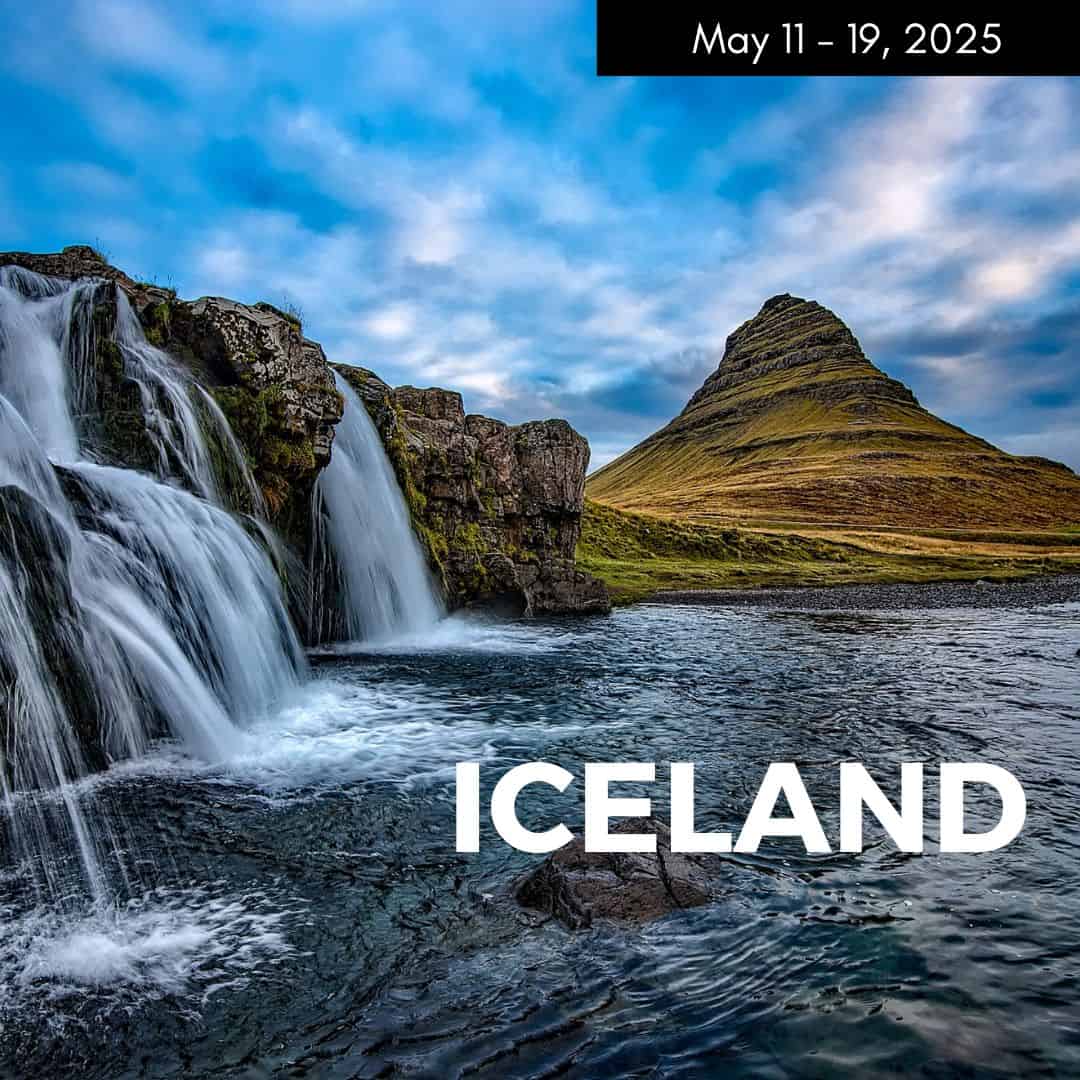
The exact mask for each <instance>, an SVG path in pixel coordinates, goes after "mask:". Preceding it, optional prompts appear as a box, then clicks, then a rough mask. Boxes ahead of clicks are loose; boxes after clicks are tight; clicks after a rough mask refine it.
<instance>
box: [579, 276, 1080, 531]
mask: <svg viewBox="0 0 1080 1080" xmlns="http://www.w3.org/2000/svg"><path fill="white" fill-rule="evenodd" d="M588 494H589V496H590V497H591V498H593V499H596V500H597V501H598V502H602V503H607V504H609V505H612V506H617V507H620V508H623V509H628V510H638V511H643V512H649V513H655V514H662V515H675V516H680V517H693V518H697V519H713V520H732V521H740V520H741V521H748V522H750V521H760V522H769V521H784V522H795V521H802V522H813V523H832V522H837V523H845V524H853V525H901V526H907V527H922V528H928V527H952V528H956V527H960V528H963V527H1003V528H1005V527H1013V526H1021V527H1051V526H1060V525H1068V524H1076V523H1080V477H1078V476H1077V475H1076V474H1075V473H1074V472H1073V471H1072V470H1071V469H1069V468H1067V467H1066V466H1064V465H1061V464H1059V463H1057V462H1052V461H1048V460H1046V459H1044V458H1035V457H1018V456H1015V455H1012V454H1007V453H1005V452H1004V451H1002V450H999V449H998V448H997V447H995V446H992V445H991V444H990V443H988V442H986V441H984V440H983V439H979V438H976V437H975V436H973V435H970V434H968V433H967V432H966V431H963V430H962V429H960V428H958V427H956V426H955V425H953V424H950V423H947V422H946V421H944V420H942V419H940V418H939V417H937V416H934V415H933V413H930V412H928V411H927V410H926V409H924V408H923V407H922V406H921V405H920V404H919V403H918V401H917V400H916V398H915V395H914V394H913V393H912V392H911V391H910V390H909V389H908V388H907V387H906V386H904V384H903V383H900V382H897V381H896V380H895V379H890V378H889V377H888V376H887V375H885V373H884V372H882V371H880V370H879V369H878V368H876V367H875V366H874V365H873V364H872V363H871V362H870V360H869V359H867V357H866V355H865V354H864V353H863V351H862V348H861V347H860V345H859V342H858V341H857V340H856V338H855V335H854V334H852V332H851V331H850V330H849V329H848V328H847V327H846V326H845V325H844V323H843V322H841V321H840V319H839V318H837V316H836V315H834V314H833V313H832V312H831V311H829V310H828V309H827V308H825V307H822V306H821V305H820V304H818V303H815V302H814V301H811V300H802V299H799V298H798V297H794V296H789V295H787V294H784V295H782V296H774V297H773V298H772V299H771V300H767V301H766V302H765V304H764V305H763V306H762V308H761V310H760V311H759V312H758V314H757V315H755V316H754V318H752V319H750V320H749V321H748V322H745V323H743V325H742V326H740V327H739V328H738V329H737V330H736V331H734V333H732V334H731V336H730V337H729V338H728V339H727V345H726V348H725V350H724V356H723V359H722V360H721V362H720V366H719V367H718V368H717V369H716V371H715V372H713V374H712V375H710V376H709V377H708V378H707V379H706V380H705V382H704V384H703V385H702V387H701V389H699V390H698V391H697V393H696V394H694V396H693V397H692V398H691V399H690V401H689V403H688V404H687V406H686V408H685V409H683V411H682V412H681V413H680V414H679V415H678V416H677V417H675V419H674V420H672V421H671V423H669V424H668V425H667V426H666V427H664V428H662V429H661V430H660V431H658V432H656V433H655V434H654V435H651V436H650V437H649V438H647V439H646V440H645V441H644V442H642V443H639V444H638V445H637V446H636V447H634V448H633V449H632V450H630V451H628V452H627V453H625V454H623V456H622V457H620V458H618V459H616V460H615V461H613V462H611V463H610V464H609V465H607V466H605V467H604V468H602V469H600V470H599V471H598V472H596V473H595V474H594V475H593V476H592V477H591V478H590V480H589V485H588Z"/></svg>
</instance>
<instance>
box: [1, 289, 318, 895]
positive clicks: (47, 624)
mask: <svg viewBox="0 0 1080 1080" xmlns="http://www.w3.org/2000/svg"><path fill="white" fill-rule="evenodd" d="M108 289H113V290H114V291H115V296H116V304H117V320H116V329H115V336H114V341H115V344H116V346H117V347H118V348H119V350H120V352H121V354H122V356H123V360H124V376H125V378H127V379H128V380H130V381H131V382H134V383H135V384H136V385H137V386H138V388H139V394H140V399H141V402H142V407H143V413H144V419H145V424H146V429H147V432H148V434H149V436H150V439H151V441H152V443H153V445H154V446H155V447H156V449H157V451H158V461H157V472H158V476H157V477H156V478H155V477H150V476H147V475H144V474H141V473H138V472H135V471H133V470H130V469H118V468H111V467H106V466H103V465H100V464H97V463H95V462H94V461H92V460H90V459H89V456H88V455H89V454H90V453H91V451H90V450H89V449H86V448H84V447H82V446H81V445H80V438H79V424H78V423H77V422H76V420H77V417H78V415H79V413H78V410H79V409H80V408H88V407H89V403H92V402H94V401H95V393H96V390H95V387H94V381H93V380H94V357H95V356H96V355H97V345H98V344H99V342H97V341H96V339H95V333H96V326H95V323H94V320H93V318H92V314H93V307H94V305H95V304H97V303H99V302H100V301H101V300H102V298H103V296H104V290H108ZM0 391H2V392H3V393H2V394H0V685H2V686H3V689H4V692H5V693H4V698H3V701H2V705H0V707H2V711H0V735H2V737H3V738H2V741H0V791H2V794H3V797H4V803H5V806H6V808H7V814H6V821H5V822H3V825H4V827H5V828H6V831H7V832H8V833H9V834H10V837H11V848H12V850H13V851H14V852H15V854H16V857H17V858H18V859H20V860H21V861H22V863H23V864H24V866H25V867H26V868H27V869H28V872H29V874H30V876H31V877H32V879H33V883H34V887H35V888H36V889H37V890H38V891H39V892H41V893H44V894H46V895H49V896H50V897H52V898H53V899H54V900H59V899H60V898H62V897H67V896H69V895H71V894H73V893H74V892H76V890H75V889H74V881H73V880H71V879H72V875H71V874H69V873H68V872H67V865H68V863H69V862H70V861H71V859H70V857H69V856H70V854H71V852H76V853H77V858H76V859H75V862H76V863H77V864H78V867H79V870H80V874H79V878H80V880H81V883H82V885H83V886H84V887H85V888H87V889H88V890H89V892H90V894H91V895H92V896H93V897H94V898H95V899H100V898H101V897H102V896H103V895H104V894H105V892H106V891H107V888H108V885H107V880H106V879H107V876H108V875H107V873H106V870H105V869H104V859H105V855H106V854H108V853H112V852H114V851H115V849H116V848H117V846H118V845H117V844H116V841H115V837H114V836H113V831H112V827H111V825H110V824H109V823H108V822H107V821H102V820H100V818H98V817H96V816H94V815H92V814H91V813H89V812H88V811H86V810H84V808H83V807H82V806H81V800H80V796H79V794H78V793H77V791H76V789H75V787H74V783H75V781H77V780H78V778H79V777H81V776H83V775H84V774H85V773H87V772H88V771H89V770H90V769H91V768H92V767H101V766H102V765H104V764H107V763H108V762H109V761H112V760H117V759H120V758H125V757H131V756H134V755H137V754H139V753H141V752H142V751H143V750H144V749H145V747H146V745H147V743H148V741H149V740H150V739H152V738H154V737H156V736H159V735H167V736H171V737H173V738H175V739H178V740H180V741H181V742H182V743H183V744H184V746H185V747H186V748H187V749H188V750H189V751H191V752H192V753H194V754H196V755H199V756H201V757H203V758H205V759H217V758H222V757H224V756H227V755H228V753H230V751H231V749H232V747H233V745H234V743H235V740H236V739H237V738H238V735H237V725H239V724H244V723H246V722H248V721H250V720H252V719H254V718H256V717H258V716H260V715H263V714H265V713H266V712H267V711H268V710H270V709H271V708H272V707H273V706H274V704H275V702H277V701H278V700H279V699H280V698H281V697H282V696H283V695H284V694H285V693H286V692H287V691H288V690H289V689H290V688H291V687H292V686H294V685H295V684H296V683H297V681H298V680H299V678H300V677H301V675H302V674H303V672H304V670H305V660H304V657H303V654H302V652H301V650H300V647H299V644H298V641H297V639H296V636H295V634H294V632H293V630H292V627H291V625H290V623H289V620H288V616H287V614H286V612H285V609H284V606H283V603H282V599H281V595H280V586H279V583H278V580H277V577H276V575H275V573H274V570H273V568H272V566H271V564H270V561H269V559H268V558H267V556H266V554H265V552H264V551H263V550H262V549H261V548H260V547H259V546H258V545H257V544H256V543H255V541H254V540H253V539H252V538H251V537H250V536H249V535H248V533H247V532H246V531H245V529H244V528H243V527H242V526H241V525H240V524H239V523H238V522H237V521H236V520H235V519H234V518H233V517H232V515H231V514H229V513H228V512H227V511H226V510H225V509H224V508H223V507H222V506H221V505H220V498H219V495H218V489H217V485H216V482H215V477H214V471H213V468H212V458H211V452H210V449H209V445H208V442H207V437H206V434H205V430H204V426H203V424H201V423H200V417H199V414H198V411H197V407H196V406H197V405H198V406H199V407H201V408H202V411H203V413H204V415H205V416H208V417H209V418H210V419H209V424H210V429H211V434H212V435H215V432H216V438H217V440H218V442H219V445H221V446H224V447H225V448H226V450H227V452H229V453H231V454H235V455H236V457H237V459H238V460H237V462H236V463H235V465H236V469H237V470H242V472H243V473H244V474H245V475H246V476H247V477H248V480H247V481H246V482H247V483H249V484H250V486H251V487H252V488H253V489H254V483H253V482H252V481H250V473H248V472H247V470H246V465H244V464H243V459H242V455H241V454H240V450H239V447H238V446H237V445H236V441H235V439H234V438H233V437H232V433H231V432H230V431H229V430H228V425H227V423H226V421H225V418H224V417H223V416H222V415H221V413H220V411H219V410H217V409H216V406H213V403H212V402H211V401H209V400H208V399H201V400H200V399H198V398H193V396H192V392H193V388H192V386H191V385H190V384H189V383H188V381H187V380H185V378H184V377H183V376H182V375H181V374H180V373H179V372H178V371H177V369H176V368H175V366H174V365H173V363H172V361H171V360H170V359H169V357H168V356H167V354H165V353H163V352H161V350H158V349H155V348H154V347H153V346H151V345H149V343H147V342H146V341H145V339H144V338H143V336H142V330H141V328H140V326H139V323H138V320H137V319H136V318H135V316H134V313H133V312H132V311H131V309H130V307H129V306H128V304H127V300H126V298H125V297H124V295H123V293H122V292H121V291H120V290H119V289H116V287H115V286H112V285H109V284H106V283H104V282H98V281H78V282H74V283H68V282H61V281H55V280H52V279H49V278H43V277H41V276H39V275H36V274H30V273H28V272H26V271H22V270H14V269H12V268H6V269H4V270H3V271H0ZM80 403H81V404H80ZM163 481H169V482H163ZM180 483H182V484H183V485H184V486H185V487H187V488H188V489H189V490H183V488H181V487H180V486H178V484H180ZM121 869H123V868H122V867H121Z"/></svg>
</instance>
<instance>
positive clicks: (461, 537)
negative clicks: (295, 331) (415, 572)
mask: <svg viewBox="0 0 1080 1080" xmlns="http://www.w3.org/2000/svg"><path fill="white" fill-rule="evenodd" d="M335 366H336V367H337V370H338V371H340V372H341V374H342V375H343V376H344V377H345V378H346V379H347V380H348V382H349V384H350V386H352V387H353V389H354V390H355V391H356V392H357V394H358V395H359V397H360V398H361V400H362V401H363V402H364V404H365V405H366V406H367V409H368V412H369V413H370V415H371V417H372V419H373V420H374V422H375V425H376V427H377V428H378V430H379V432H380V434H381V435H382V438H383V442H384V444H385V445H386V448H387V452H388V454H389V456H390V460H391V461H392V462H393V464H394V468H395V470H396V472H397V475H398V480H399V483H400V485H401V489H402V491H403V493H404V495H405V499H406V501H407V503H408V504H409V509H410V511H411V513H412V517H413V523H414V525H415V527H416V529H417V532H418V533H419V535H420V537H421V539H422V540H423V541H424V543H425V545H426V547H427V550H428V553H429V556H430V559H431V562H432V565H433V567H434V568H435V569H436V571H437V573H438V574H439V576H440V577H441V578H442V581H443V585H444V590H445V593H446V597H447V601H448V603H449V604H450V606H452V607H464V606H470V605H476V606H484V607H494V608H499V609H503V610H505V611H507V612H511V613H520V614H543V613H558V612H591V611H606V610H607V609H608V608H609V606H610V601H609V598H608V595H607V590H606V589H605V587H604V585H603V584H602V583H601V582H600V581H598V580H597V579H596V578H594V577H592V576H591V575H589V574H587V573H585V572H584V571H582V570H579V569H577V568H576V567H575V565H574V554H575V549H576V547H577V542H578V537H579V536H580V534H581V513H582V510H583V508H584V491H585V472H586V469H587V468H588V463H589V444H588V442H587V441H586V440H585V439H584V438H583V437H582V436H581V435H579V434H578V433H577V432H576V431H574V429H573V428H572V427H571V426H570V425H569V424H568V423H566V421H565V420H543V421H530V422H528V423H525V424H519V425H516V426H512V425H508V424H504V423H502V422H501V421H499V420H492V419H490V418H489V417H486V416H477V415H467V414H466V412H465V408H464V405H463V403H462V399H461V395H460V394H457V393H455V392H453V391H450V390H441V389H437V388H431V389H425V390H421V389H417V388H416V387H412V386H402V387H398V388H397V389H393V388H391V387H390V386H388V385H387V384H386V383H385V382H383V381H382V380H381V379H380V378H379V377H378V376H377V375H375V374H374V373H373V372H371V371H368V370H367V369H365V368H359V367H351V366H348V365H344V364H342V365H335Z"/></svg>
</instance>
